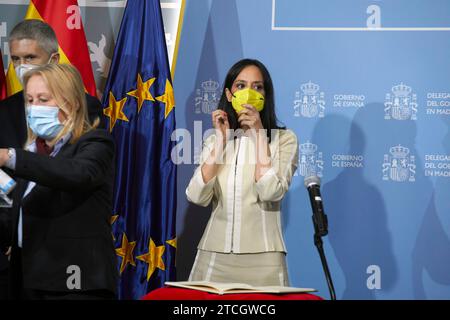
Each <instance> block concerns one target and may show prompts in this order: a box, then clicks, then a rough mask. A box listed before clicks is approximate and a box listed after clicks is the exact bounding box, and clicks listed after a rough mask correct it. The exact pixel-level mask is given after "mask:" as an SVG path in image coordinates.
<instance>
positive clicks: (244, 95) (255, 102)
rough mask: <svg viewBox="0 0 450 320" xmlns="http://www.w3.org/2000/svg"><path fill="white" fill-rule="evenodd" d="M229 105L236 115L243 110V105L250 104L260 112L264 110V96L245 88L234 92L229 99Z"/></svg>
mask: <svg viewBox="0 0 450 320" xmlns="http://www.w3.org/2000/svg"><path fill="white" fill-rule="evenodd" d="M231 104H232V105H233V108H234V110H236V112H237V113H239V112H240V111H242V110H244V109H245V108H244V107H243V106H242V105H243V104H250V105H252V106H254V107H255V109H256V110H258V111H259V112H261V110H262V109H264V96H263V95H262V94H261V93H259V92H258V91H256V90H253V89H250V88H247V89H242V90H239V91H236V92H235V93H234V94H233V98H232V99H231Z"/></svg>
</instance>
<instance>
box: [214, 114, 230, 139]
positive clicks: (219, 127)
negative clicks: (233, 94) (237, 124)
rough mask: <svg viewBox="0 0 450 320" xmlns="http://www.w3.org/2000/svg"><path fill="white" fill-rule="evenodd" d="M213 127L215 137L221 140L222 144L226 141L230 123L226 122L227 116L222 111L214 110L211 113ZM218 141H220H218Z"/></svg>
mask: <svg viewBox="0 0 450 320" xmlns="http://www.w3.org/2000/svg"><path fill="white" fill-rule="evenodd" d="M211 116H212V122H213V127H214V129H216V137H217V138H222V141H223V143H224V144H225V142H226V141H227V138H228V136H227V135H228V134H229V129H230V123H229V122H228V115H227V113H226V112H225V111H223V110H215V111H213V113H212V115H211ZM219 141H220V139H219Z"/></svg>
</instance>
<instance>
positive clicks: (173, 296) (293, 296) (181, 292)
mask: <svg viewBox="0 0 450 320" xmlns="http://www.w3.org/2000/svg"><path fill="white" fill-rule="evenodd" d="M142 300H323V299H322V298H321V297H319V296H316V295H313V294H308V293H289V294H269V293H244V294H224V295H219V294H214V293H208V292H204V291H198V290H191V289H183V288H174V287H165V288H159V289H156V290H153V291H152V292H150V293H149V294H147V295H146V296H144V297H143V298H142Z"/></svg>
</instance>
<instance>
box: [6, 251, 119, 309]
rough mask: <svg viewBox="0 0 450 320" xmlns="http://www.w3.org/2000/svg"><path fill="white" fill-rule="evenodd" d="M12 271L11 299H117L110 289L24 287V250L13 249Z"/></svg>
mask: <svg viewBox="0 0 450 320" xmlns="http://www.w3.org/2000/svg"><path fill="white" fill-rule="evenodd" d="M11 261H12V263H11V267H10V269H11V273H10V280H11V281H10V294H9V299H11V300H116V296H115V294H114V292H111V291H109V290H106V289H105V290H84V291H81V290H78V291H72V292H67V291H47V290H37V289H32V288H26V287H24V283H23V275H22V270H23V268H22V252H21V249H20V248H17V247H16V248H15V249H13V257H12V259H11Z"/></svg>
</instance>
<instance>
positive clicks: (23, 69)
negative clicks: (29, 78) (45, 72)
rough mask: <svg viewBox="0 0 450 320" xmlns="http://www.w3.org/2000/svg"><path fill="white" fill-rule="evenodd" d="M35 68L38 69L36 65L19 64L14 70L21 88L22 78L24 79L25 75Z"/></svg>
mask: <svg viewBox="0 0 450 320" xmlns="http://www.w3.org/2000/svg"><path fill="white" fill-rule="evenodd" d="M37 67H39V66H38V65H36V64H26V63H24V64H19V65H18V66H17V67H16V68H15V70H16V75H17V78H18V79H19V81H20V84H21V85H22V86H23V77H24V75H25V73H27V72H28V71H30V70H33V69H36V68H37Z"/></svg>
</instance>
